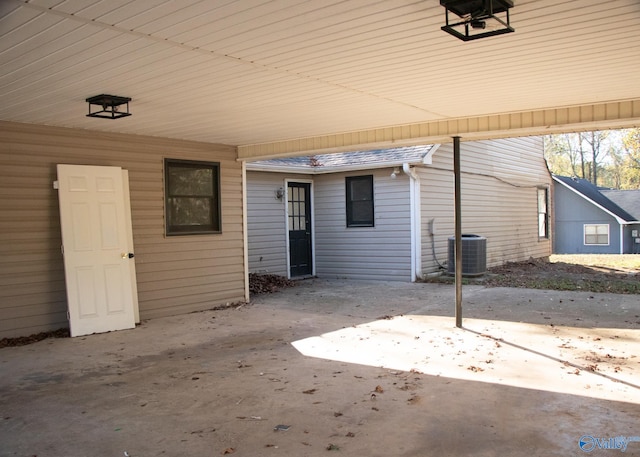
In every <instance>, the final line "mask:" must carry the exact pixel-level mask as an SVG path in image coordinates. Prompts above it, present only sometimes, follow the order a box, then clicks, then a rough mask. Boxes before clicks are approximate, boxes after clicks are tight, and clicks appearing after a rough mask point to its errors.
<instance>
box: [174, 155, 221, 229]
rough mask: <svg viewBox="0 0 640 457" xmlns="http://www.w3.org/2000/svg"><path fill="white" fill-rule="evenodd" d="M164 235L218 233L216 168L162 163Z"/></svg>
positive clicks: (216, 165)
mask: <svg viewBox="0 0 640 457" xmlns="http://www.w3.org/2000/svg"><path fill="white" fill-rule="evenodd" d="M164 186H165V220H166V234H167V235H189V234H198V233H220V232H221V228H222V223H221V215H220V164H219V163H215V162H194V161H189V160H173V159H165V161H164Z"/></svg>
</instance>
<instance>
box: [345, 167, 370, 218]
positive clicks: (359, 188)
mask: <svg viewBox="0 0 640 457" xmlns="http://www.w3.org/2000/svg"><path fill="white" fill-rule="evenodd" d="M346 183H347V227H373V175H368V176H352V177H349V178H347V180H346Z"/></svg>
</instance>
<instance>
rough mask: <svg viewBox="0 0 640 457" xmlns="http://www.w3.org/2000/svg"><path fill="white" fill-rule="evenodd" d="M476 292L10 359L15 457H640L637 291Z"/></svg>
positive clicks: (0, 451) (198, 322) (217, 325)
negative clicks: (458, 306) (459, 309)
mask: <svg viewBox="0 0 640 457" xmlns="http://www.w3.org/2000/svg"><path fill="white" fill-rule="evenodd" d="M463 296H464V305H463V307H464V317H465V319H464V322H463V329H457V328H455V326H454V320H453V318H452V316H453V308H454V290H453V287H452V286H449V285H437V284H405V283H391V282H389V283H379V282H365V281H337V280H335V281H327V280H317V279H314V280H306V281H302V282H300V283H299V284H298V286H297V287H295V288H292V289H287V290H284V291H281V292H278V293H276V294H270V295H262V296H258V297H255V298H254V300H253V301H252V303H251V304H248V305H244V306H241V307H239V308H234V309H225V310H215V311H205V312H200V313H193V314H188V315H182V316H175V317H170V318H162V319H154V320H149V321H144V322H143V323H142V324H141V325H140V326H138V327H137V328H136V329H135V330H127V331H120V332H113V333H109V334H101V335H92V336H88V337H80V338H74V339H49V340H44V341H41V342H38V343H35V344H32V345H29V346H22V347H12V348H3V349H0V410H1V411H2V414H1V416H0V456H39V457H44V456H71V457H73V456H130V457H142V456H145V457H146V456H159V455H167V456H186V455H188V456H215V455H234V456H236V455H237V456H317V455H327V454H329V455H332V454H333V455H351V456H430V455H433V456H436V455H437V456H459V455H475V456H494V455H496V456H497V455H501V456H538V455H539V456H569V455H584V454H585V453H586V452H585V451H590V452H589V454H590V455H612V453H613V454H614V455H615V453H617V452H620V451H621V450H622V447H623V446H626V448H625V455H640V441H638V442H636V441H635V440H634V438H638V440H640V376H639V374H640V324H639V322H640V300H639V299H638V297H637V296H630V295H629V296H622V295H612V294H592V293H586V292H557V291H539V290H526V289H507V288H494V289H491V288H484V287H482V286H468V287H467V286H465V288H464V293H463ZM280 425H283V426H289V427H288V429H286V430H276V428H278V426H280ZM279 428H285V427H279ZM581 439H582V445H581V444H580V441H581ZM581 446H582V448H581ZM605 447H609V448H615V447H617V448H618V449H604V448H605Z"/></svg>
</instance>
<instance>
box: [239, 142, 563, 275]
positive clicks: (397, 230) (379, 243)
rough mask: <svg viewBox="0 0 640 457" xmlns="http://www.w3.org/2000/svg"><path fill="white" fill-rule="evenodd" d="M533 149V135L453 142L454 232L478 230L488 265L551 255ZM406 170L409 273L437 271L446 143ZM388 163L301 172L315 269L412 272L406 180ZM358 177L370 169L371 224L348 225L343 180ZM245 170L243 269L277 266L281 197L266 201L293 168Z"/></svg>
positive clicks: (450, 212) (450, 227) (446, 184)
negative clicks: (413, 179)
mask: <svg viewBox="0 0 640 457" xmlns="http://www.w3.org/2000/svg"><path fill="white" fill-rule="evenodd" d="M542 151H543V148H542V139H541V138H538V137H529V138H515V139H506V140H493V141H480V142H469V143H463V144H462V227H463V232H464V233H475V234H478V235H482V236H485V237H487V265H488V266H493V265H499V264H502V263H504V262H507V261H518V260H526V259H528V258H529V257H536V258H537V257H545V256H548V255H550V254H551V241H550V239H549V238H540V237H538V195H537V194H538V189H539V188H545V189H550V187H551V175H550V174H549V172H548V170H547V168H546V164H545V162H544V159H543V154H542ZM413 170H414V171H415V174H416V175H417V177H418V179H419V184H420V191H419V195H416V199H417V200H418V202H419V209H418V210H417V211H415V212H414V217H415V219H418V220H419V221H420V226H419V229H418V232H419V233H418V236H417V239H416V240H414V243H415V245H414V247H413V249H414V251H413V252H414V253H415V254H416V257H418V258H419V259H420V261H419V262H416V263H419V265H416V267H417V268H416V274H423V275H424V274H428V273H430V272H435V271H438V270H439V269H440V267H439V265H438V263H440V264H442V265H444V263H445V262H446V261H447V256H448V239H449V237H450V236H453V233H454V184H453V181H454V176H453V149H452V146H451V145H442V146H441V147H440V149H438V150H437V151H436V152H435V154H434V155H433V161H432V163H431V164H430V165H419V166H415V167H414V168H413ZM313 171H314V172H316V173H317V171H318V170H317V169H316V170H313ZM392 171H393V168H379V169H369V170H362V171H349V172H338V173H335V172H334V173H326V172H325V173H321V174H309V175H305V176H307V177H308V178H307V179H312V180H313V192H314V195H313V201H314V231H315V250H314V255H315V266H316V274H317V275H318V276H320V277H338V278H352V279H383V280H398V281H411V280H413V279H415V278H413V277H412V270H413V269H412V236H411V235H412V231H411V227H412V211H411V204H412V202H411V183H410V178H409V176H407V175H406V174H405V173H403V172H400V173H399V174H398V175H397V177H396V178H395V179H392V178H391V177H390V175H391V172H392ZM361 175H373V176H374V201H375V204H374V208H375V226H374V227H347V224H346V195H345V178H346V177H348V176H361ZM247 176H248V182H249V184H248V187H249V191H248V199H249V210H248V215H249V258H250V262H249V265H250V268H251V270H252V271H261V270H262V271H265V272H267V271H268V272H276V271H283V269H284V271H285V274H286V267H284V266H283V265H284V262H286V254H284V256H283V254H282V253H283V252H284V251H285V250H286V248H285V246H284V234H283V233H280V234H279V233H277V232H278V231H279V230H282V232H285V228H284V205H282V204H279V203H278V202H276V201H275V199H274V198H273V192H274V190H275V189H276V188H277V187H279V186H282V185H283V183H284V182H285V181H284V180H285V178H291V176H292V175H290V174H287V173H284V172H267V171H251V172H248V173H247ZM549 197H550V195H549ZM550 205H551V202H549V214H550V212H551V207H550ZM254 209H257V213H254ZM279 224H280V225H279ZM279 227H280V228H279ZM432 231H433V232H434V233H433V236H432ZM417 249H419V252H416V251H417ZM434 250H435V256H434V255H433V251H434ZM260 258H262V260H261V261H260V260H259V259H260ZM270 261H273V263H269V262H270ZM278 262H280V266H278Z"/></svg>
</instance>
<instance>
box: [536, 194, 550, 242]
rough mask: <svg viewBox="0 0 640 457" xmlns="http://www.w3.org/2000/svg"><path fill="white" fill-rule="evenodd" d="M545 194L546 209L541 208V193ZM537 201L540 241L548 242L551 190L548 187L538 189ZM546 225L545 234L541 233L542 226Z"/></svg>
mask: <svg viewBox="0 0 640 457" xmlns="http://www.w3.org/2000/svg"><path fill="white" fill-rule="evenodd" d="M541 192H544V208H541V205H540V193H541ZM536 199H537V206H538V239H540V240H548V239H549V220H550V218H549V188H548V187H538V188H537V190H536ZM541 223H543V224H544V233H540V232H541V230H540V224H541Z"/></svg>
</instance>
